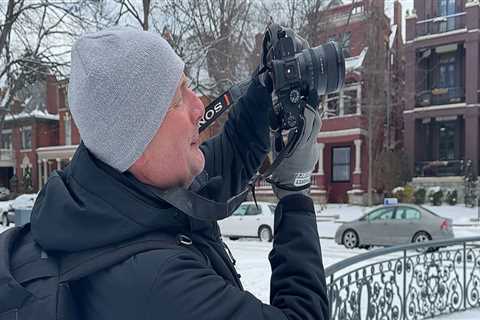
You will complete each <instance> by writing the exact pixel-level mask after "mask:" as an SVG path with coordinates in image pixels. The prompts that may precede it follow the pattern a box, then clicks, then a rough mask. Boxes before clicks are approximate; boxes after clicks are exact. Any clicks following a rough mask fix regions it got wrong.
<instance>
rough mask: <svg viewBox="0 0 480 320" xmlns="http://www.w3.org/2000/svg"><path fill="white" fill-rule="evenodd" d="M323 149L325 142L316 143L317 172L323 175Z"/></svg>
mask: <svg viewBox="0 0 480 320" xmlns="http://www.w3.org/2000/svg"><path fill="white" fill-rule="evenodd" d="M323 149H325V143H319V144H318V150H319V155H318V174H319V175H321V176H323V175H324V174H325V172H324V171H323Z"/></svg>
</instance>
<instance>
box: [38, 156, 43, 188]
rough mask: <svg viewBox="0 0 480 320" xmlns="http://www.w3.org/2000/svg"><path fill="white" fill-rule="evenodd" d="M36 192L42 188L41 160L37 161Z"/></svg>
mask: <svg viewBox="0 0 480 320" xmlns="http://www.w3.org/2000/svg"><path fill="white" fill-rule="evenodd" d="M37 176H38V190H40V188H41V187H42V160H40V159H38V160H37Z"/></svg>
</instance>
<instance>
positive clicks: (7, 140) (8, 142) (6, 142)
mask: <svg viewBox="0 0 480 320" xmlns="http://www.w3.org/2000/svg"><path fill="white" fill-rule="evenodd" d="M2 149H7V150H12V130H3V131H2Z"/></svg>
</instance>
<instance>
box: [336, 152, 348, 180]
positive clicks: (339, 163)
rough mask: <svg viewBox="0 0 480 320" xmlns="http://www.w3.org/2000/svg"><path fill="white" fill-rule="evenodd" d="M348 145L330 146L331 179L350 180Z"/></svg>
mask: <svg viewBox="0 0 480 320" xmlns="http://www.w3.org/2000/svg"><path fill="white" fill-rule="evenodd" d="M350 152H351V148H350V147H334V148H332V181H333V182H348V181H350Z"/></svg>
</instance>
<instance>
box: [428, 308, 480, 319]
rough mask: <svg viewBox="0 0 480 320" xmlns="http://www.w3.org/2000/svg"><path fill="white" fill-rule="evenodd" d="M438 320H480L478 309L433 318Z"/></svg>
mask: <svg viewBox="0 0 480 320" xmlns="http://www.w3.org/2000/svg"><path fill="white" fill-rule="evenodd" d="M435 319H438V320H453V319H455V320H478V319H480V310H479V309H473V310H468V311H464V312H457V313H452V314H448V315H445V316H441V317H438V318H435Z"/></svg>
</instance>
